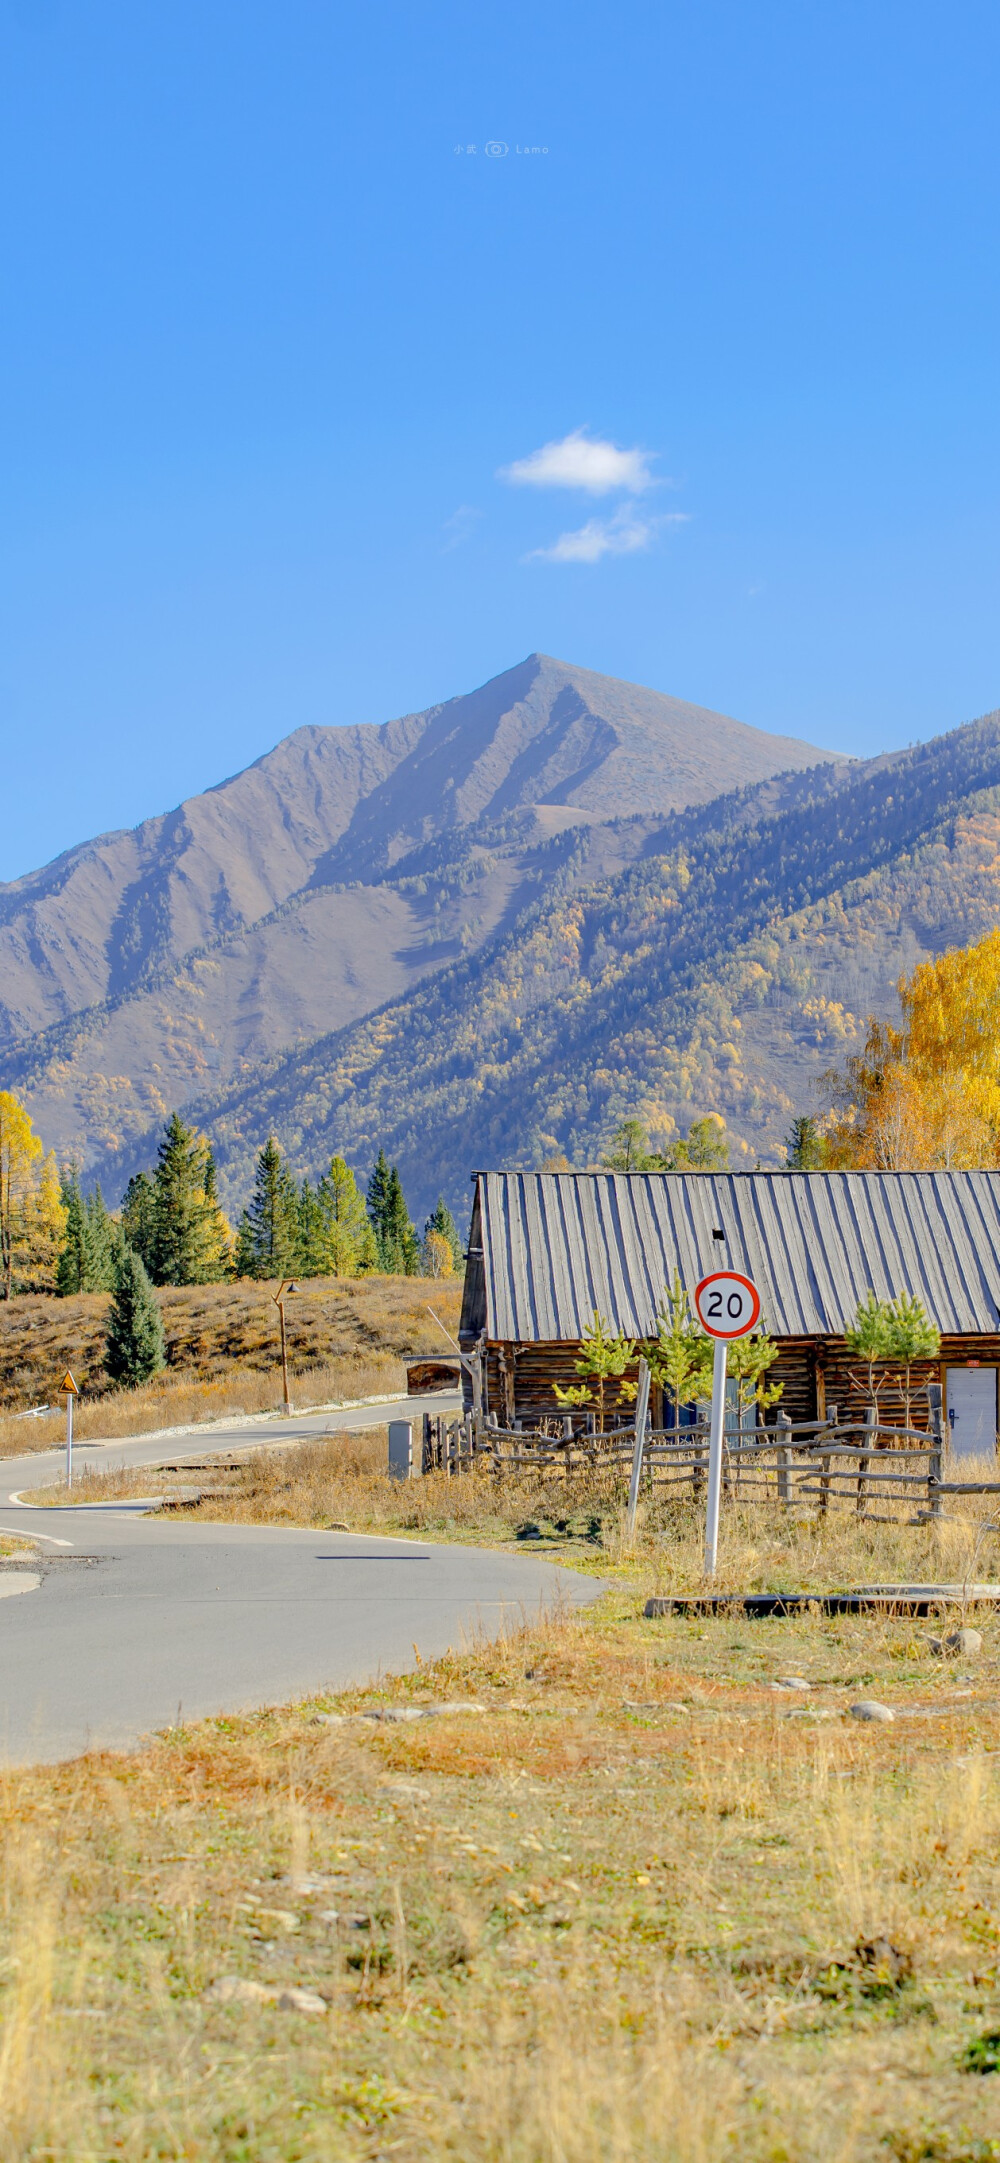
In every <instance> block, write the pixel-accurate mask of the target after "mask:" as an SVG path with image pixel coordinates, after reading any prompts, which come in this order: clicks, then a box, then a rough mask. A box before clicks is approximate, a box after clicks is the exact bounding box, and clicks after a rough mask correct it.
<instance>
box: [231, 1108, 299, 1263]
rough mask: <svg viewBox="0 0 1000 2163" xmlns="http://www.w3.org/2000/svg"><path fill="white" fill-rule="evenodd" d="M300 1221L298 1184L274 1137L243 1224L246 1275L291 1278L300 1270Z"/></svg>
mask: <svg viewBox="0 0 1000 2163" xmlns="http://www.w3.org/2000/svg"><path fill="white" fill-rule="evenodd" d="M298 1251H299V1220H298V1197H297V1195H296V1192H295V1181H294V1179H293V1178H292V1175H291V1172H290V1171H289V1169H288V1166H287V1164H286V1163H285V1160H284V1158H283V1156H282V1154H281V1151H280V1149H279V1147H278V1144H277V1142H276V1141H275V1138H274V1135H273V1134H269V1135H268V1138H267V1141H266V1142H265V1144H264V1147H263V1149H262V1150H261V1152H260V1155H259V1157H258V1158H257V1172H256V1177H255V1179H254V1190H253V1198H252V1200H251V1203H250V1207H249V1209H248V1210H246V1211H245V1212H244V1216H243V1218H242V1220H241V1223H240V1231H239V1240H238V1245H237V1257H238V1260H237V1266H238V1267H239V1266H240V1265H241V1264H242V1263H244V1262H249V1265H250V1266H249V1268H248V1269H245V1270H241V1273H242V1274H245V1275H247V1276H252V1277H287V1276H290V1275H291V1274H292V1272H293V1271H294V1270H295V1269H296V1267H297V1266H298Z"/></svg>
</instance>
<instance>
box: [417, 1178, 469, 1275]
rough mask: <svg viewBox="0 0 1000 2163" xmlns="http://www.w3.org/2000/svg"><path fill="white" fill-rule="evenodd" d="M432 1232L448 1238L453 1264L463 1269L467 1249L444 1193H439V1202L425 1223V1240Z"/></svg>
mask: <svg viewBox="0 0 1000 2163" xmlns="http://www.w3.org/2000/svg"><path fill="white" fill-rule="evenodd" d="M431 1232H437V1233H438V1235H439V1236H440V1238H442V1239H446V1240H447V1242H448V1245H449V1247H450V1248H451V1266H452V1268H453V1269H456V1270H459V1269H461V1268H462V1265H463V1263H464V1261H465V1251H464V1248H463V1246H462V1242H461V1239H460V1238H459V1236H458V1226H457V1224H456V1222H455V1219H454V1217H453V1216H452V1213H451V1210H450V1209H449V1207H448V1204H447V1202H446V1201H445V1199H444V1196H443V1194H439V1195H438V1198H437V1203H436V1205H435V1207H434V1208H433V1209H432V1211H431V1214H430V1216H429V1217H428V1219H427V1222H426V1224H425V1225H424V1239H425V1240H426V1239H427V1237H428V1234H429V1233H431Z"/></svg>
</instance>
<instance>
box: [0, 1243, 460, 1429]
mask: <svg viewBox="0 0 1000 2163" xmlns="http://www.w3.org/2000/svg"><path fill="white" fill-rule="evenodd" d="M274 1290H275V1287H274V1286H273V1285H266V1284H246V1283H240V1284H235V1285H215V1284H213V1285H200V1286H198V1287H196V1288H194V1289H192V1290H189V1291H176V1290H172V1289H169V1288H168V1289H166V1290H164V1291H162V1292H161V1293H160V1294H159V1299H160V1303H161V1307H162V1311H163V1320H164V1327H165V1330H166V1336H167V1355H168V1360H169V1365H168V1368H167V1371H166V1373H165V1374H163V1375H160V1376H158V1377H157V1379H156V1381H155V1382H153V1383H150V1384H149V1385H148V1386H147V1387H146V1388H144V1389H138V1390H118V1391H115V1390H112V1389H111V1388H110V1387H109V1385H108V1382H107V1379H106V1377H105V1375H104V1372H103V1368H102V1365H101V1362H102V1360H103V1356H104V1329H105V1322H106V1315H107V1307H108V1300H107V1296H106V1295H104V1294H81V1295H80V1296H79V1297H78V1298H75V1299H43V1298H40V1297H27V1296H26V1297H23V1298H18V1299H12V1300H10V1301H6V1302H0V1407H2V1408H3V1409H4V1410H6V1411H7V1414H8V1416H7V1417H3V1414H2V1411H0V1456H15V1455H16V1456H20V1455H21V1454H22V1452H27V1451H29V1450H37V1449H51V1448H52V1447H53V1445H54V1443H55V1442H56V1441H57V1440H58V1437H59V1433H60V1431H61V1425H62V1422H63V1419H64V1415H63V1413H62V1412H60V1411H57V1412H55V1413H54V1414H53V1415H52V1416H51V1417H50V1418H42V1419H17V1418H14V1417H12V1416H10V1415H11V1414H13V1413H14V1412H15V1411H17V1410H20V1409H27V1408H28V1407H29V1406H31V1405H32V1404H37V1403H40V1402H41V1403H44V1402H47V1401H49V1402H50V1401H54V1393H55V1389H56V1385H57V1384H58V1382H59V1379H60V1377H61V1375H62V1374H63V1372H64V1370H65V1369H66V1368H67V1367H69V1368H71V1370H72V1372H73V1374H74V1375H75V1377H76V1380H77V1381H78V1382H79V1384H80V1386H81V1390H82V1392H83V1395H82V1398H81V1400H80V1403H79V1404H78V1406H77V1411H76V1432H77V1434H78V1435H79V1436H80V1438H81V1440H87V1439H98V1438H104V1437H110V1438H112V1439H116V1438H117V1437H119V1436H121V1437H123V1438H124V1437H125V1436H128V1435H138V1434H148V1433H150V1432H152V1431H153V1430H155V1429H156V1428H158V1427H174V1426H186V1425H189V1424H194V1423H195V1422H197V1421H199V1420H210V1419H220V1418H224V1417H228V1416H230V1415H232V1414H234V1413H239V1412H266V1411H273V1410H276V1409H277V1407H278V1406H279V1405H280V1404H281V1401H282V1400H281V1367H280V1350H279V1342H278V1318H277V1313H276V1310H275V1307H274V1305H273V1302H272V1299H271V1293H272V1292H273V1291H274ZM428 1301H430V1303H431V1304H432V1305H433V1306H434V1307H435V1308H436V1309H437V1311H438V1313H439V1314H440V1316H441V1318H442V1320H443V1322H444V1323H445V1325H446V1327H447V1328H448V1329H450V1330H451V1331H452V1332H453V1333H454V1331H455V1330H456V1328H457V1323H458V1313H459V1307H460V1303H461V1286H460V1284H459V1283H458V1282H457V1280H456V1281H453V1282H449V1281H448V1280H447V1279H445V1280H444V1281H441V1280H438V1281H437V1282H435V1283H434V1284H431V1283H430V1282H429V1281H428V1280H426V1279H424V1278H420V1277H366V1278H359V1279H356V1280H351V1279H344V1278H335V1279H330V1280H327V1279H319V1278H318V1279H314V1280H309V1281H307V1282H306V1283H305V1284H304V1285H303V1287H302V1290H301V1292H299V1293H298V1294H296V1295H295V1297H294V1298H292V1299H290V1300H289V1301H288V1302H287V1305H286V1310H285V1311H286V1317H287V1324H288V1351H289V1366H290V1372H291V1377H292V1382H293V1394H295V1395H297V1396H298V1398H299V1401H300V1402H302V1403H309V1404H323V1403H330V1402H335V1401H337V1400H339V1399H344V1398H346V1399H348V1400H350V1399H352V1398H363V1397H368V1396H380V1395H386V1394H387V1393H389V1392H390V1391H392V1390H397V1389H405V1387H406V1372H405V1369H406V1362H407V1360H409V1359H413V1358H419V1357H421V1356H424V1357H426V1356H428V1355H431V1354H433V1353H435V1352H438V1353H440V1352H444V1353H445V1354H446V1353H447V1343H446V1341H445V1340H444V1339H443V1338H442V1336H441V1332H440V1330H438V1329H437V1328H436V1326H435V1324H434V1322H433V1321H432V1319H431V1317H430V1315H429V1313H428V1311H427V1308H428Z"/></svg>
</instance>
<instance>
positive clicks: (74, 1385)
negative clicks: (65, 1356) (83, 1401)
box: [57, 1367, 80, 1397]
mask: <svg viewBox="0 0 1000 2163" xmlns="http://www.w3.org/2000/svg"><path fill="white" fill-rule="evenodd" d="M57 1394H58V1395H59V1396H60V1397H78V1396H79V1394H80V1385H79V1383H78V1382H74V1380H73V1377H72V1375H71V1373H70V1371H69V1368H68V1367H67V1369H66V1372H65V1374H64V1375H63V1378H62V1381H61V1382H60V1384H59V1389H58V1392H57Z"/></svg>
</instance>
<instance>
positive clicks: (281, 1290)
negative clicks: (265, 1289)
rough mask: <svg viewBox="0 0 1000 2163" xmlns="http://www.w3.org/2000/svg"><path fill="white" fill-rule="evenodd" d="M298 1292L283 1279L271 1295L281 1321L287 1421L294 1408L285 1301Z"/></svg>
mask: <svg viewBox="0 0 1000 2163" xmlns="http://www.w3.org/2000/svg"><path fill="white" fill-rule="evenodd" d="M297 1291H298V1285H297V1284H294V1283H292V1284H286V1283H285V1280H284V1278H282V1281H281V1283H280V1284H279V1286H278V1289H277V1291H276V1292H273V1293H272V1295H271V1296H272V1298H273V1300H274V1304H275V1306H276V1307H277V1310H278V1315H279V1318H280V1321H281V1393H282V1396H283V1397H284V1400H285V1418H286V1419H287V1418H288V1415H289V1413H290V1412H291V1409H292V1407H291V1401H290V1399H289V1395H288V1346H287V1343H286V1340H285V1300H286V1299H287V1297H288V1294H289V1292H297Z"/></svg>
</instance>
